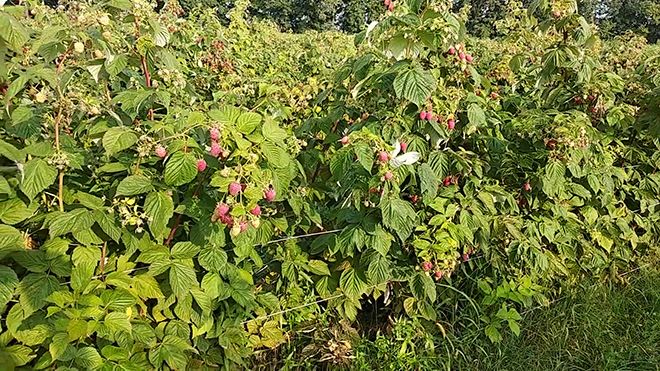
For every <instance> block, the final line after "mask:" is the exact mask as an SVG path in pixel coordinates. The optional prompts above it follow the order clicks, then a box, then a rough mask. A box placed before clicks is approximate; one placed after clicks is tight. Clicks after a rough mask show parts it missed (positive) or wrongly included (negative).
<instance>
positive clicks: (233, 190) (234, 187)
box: [227, 182, 242, 196]
mask: <svg viewBox="0 0 660 371" xmlns="http://www.w3.org/2000/svg"><path fill="white" fill-rule="evenodd" d="M241 190H242V187H241V183H238V182H231V183H229V186H228V187H227V191H228V192H229V194H230V195H232V196H236V195H237V194H239V193H241Z"/></svg>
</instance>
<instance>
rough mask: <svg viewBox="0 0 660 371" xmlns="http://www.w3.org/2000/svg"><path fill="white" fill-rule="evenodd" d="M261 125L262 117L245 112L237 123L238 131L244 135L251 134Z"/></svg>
mask: <svg viewBox="0 0 660 371" xmlns="http://www.w3.org/2000/svg"><path fill="white" fill-rule="evenodd" d="M260 123H261V115H260V114H258V113H254V112H244V113H242V114H241V116H240V117H239V118H238V120H237V121H236V126H237V128H238V131H239V132H241V133H243V134H250V133H252V132H253V131H254V129H256V128H257V127H258V126H259V124H260Z"/></svg>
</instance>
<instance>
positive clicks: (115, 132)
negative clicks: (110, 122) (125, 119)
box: [103, 126, 138, 156]
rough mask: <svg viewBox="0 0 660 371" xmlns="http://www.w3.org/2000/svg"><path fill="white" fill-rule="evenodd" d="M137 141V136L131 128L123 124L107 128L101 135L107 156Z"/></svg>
mask: <svg viewBox="0 0 660 371" xmlns="http://www.w3.org/2000/svg"><path fill="white" fill-rule="evenodd" d="M137 141H138V137H137V135H136V134H135V133H134V132H133V130H131V129H129V128H127V127H123V126H120V127H114V128H110V129H108V131H106V132H105V134H104V135H103V148H105V150H106V152H107V153H108V155H109V156H112V155H114V154H115V153H117V152H120V151H123V150H125V149H127V148H129V147H131V146H132V145H134V144H135V143H137Z"/></svg>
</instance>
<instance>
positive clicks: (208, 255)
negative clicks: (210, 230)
mask: <svg viewBox="0 0 660 371" xmlns="http://www.w3.org/2000/svg"><path fill="white" fill-rule="evenodd" d="M197 259H198V261H199V265H201V266H202V267H203V268H204V269H206V270H208V271H213V272H218V271H220V270H222V269H223V268H224V267H225V265H226V264H227V253H226V252H225V251H224V250H223V249H222V248H221V247H220V246H217V245H207V246H205V247H204V248H202V250H201V251H200V252H199V256H198V257H197Z"/></svg>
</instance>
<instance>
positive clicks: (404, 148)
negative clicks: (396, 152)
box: [401, 142, 408, 152]
mask: <svg viewBox="0 0 660 371" xmlns="http://www.w3.org/2000/svg"><path fill="white" fill-rule="evenodd" d="M407 150H408V143H406V142H401V151H403V152H406V151H407Z"/></svg>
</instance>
